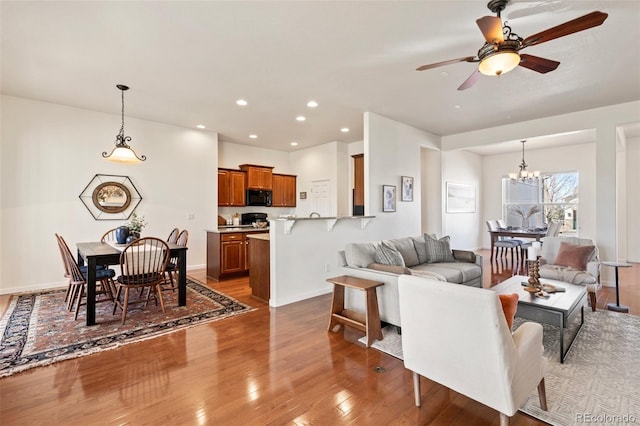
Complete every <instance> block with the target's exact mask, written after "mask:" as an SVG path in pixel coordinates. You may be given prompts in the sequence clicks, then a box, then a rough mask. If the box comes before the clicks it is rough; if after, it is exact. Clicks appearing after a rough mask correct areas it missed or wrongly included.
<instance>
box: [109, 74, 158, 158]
mask: <svg viewBox="0 0 640 426" xmlns="http://www.w3.org/2000/svg"><path fill="white" fill-rule="evenodd" d="M116 87H117V88H118V89H120V90H121V91H122V125H121V126H120V131H119V132H118V135H117V136H116V147H115V148H113V151H111V154H108V155H107V152H106V151H105V152H103V153H102V156H103V157H104V158H106V159H107V160H109V161H113V162H114V163H123V164H140V163H142V162H143V161H145V160H146V159H147V157H146V156H144V155H141V156H138V154H136V152H135V151H134V150H133V148H131V147H130V146H129V145H128V144H127V142H129V141H131V136H125V135H124V91H125V90H129V87H128V86H125V85H124V84H117V85H116Z"/></svg>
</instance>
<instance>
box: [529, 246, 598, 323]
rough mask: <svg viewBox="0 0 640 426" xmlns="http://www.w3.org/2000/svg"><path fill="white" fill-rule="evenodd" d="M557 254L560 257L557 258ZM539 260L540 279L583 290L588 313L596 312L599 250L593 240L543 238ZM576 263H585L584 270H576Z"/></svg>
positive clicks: (578, 268)
mask: <svg viewBox="0 0 640 426" xmlns="http://www.w3.org/2000/svg"><path fill="white" fill-rule="evenodd" d="M563 243H565V245H564V247H563ZM589 247H593V251H591V252H590V251H589ZM561 248H562V250H561ZM567 249H568V250H569V251H567ZM571 250H572V251H573V252H571ZM561 252H564V253H561ZM559 254H563V256H562V257H561V258H559V256H558V255H559ZM540 257H541V259H540V278H548V279H551V280H558V281H564V282H568V283H572V284H580V285H584V286H586V287H587V291H588V292H589V298H590V303H591V309H592V310H593V311H595V310H596V291H597V290H599V289H600V288H601V287H602V286H601V284H600V257H599V253H598V247H596V246H595V245H594V244H593V241H592V240H590V239H588V238H578V237H545V238H543V239H542V249H541V252H540ZM577 263H584V266H585V267H584V269H582V267H578V266H579V265H577ZM570 265H571V266H570Z"/></svg>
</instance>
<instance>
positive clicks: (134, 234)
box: [124, 212, 147, 243]
mask: <svg viewBox="0 0 640 426" xmlns="http://www.w3.org/2000/svg"><path fill="white" fill-rule="evenodd" d="M146 225H147V221H146V220H144V216H138V213H136V212H133V214H132V215H131V219H129V222H127V223H125V225H124V226H126V227H127V228H128V229H129V236H128V237H127V243H130V242H131V241H135V240H137V239H138V238H140V233H141V232H142V229H143V228H144V227H145V226H146Z"/></svg>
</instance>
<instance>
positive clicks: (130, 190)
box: [79, 174, 142, 220]
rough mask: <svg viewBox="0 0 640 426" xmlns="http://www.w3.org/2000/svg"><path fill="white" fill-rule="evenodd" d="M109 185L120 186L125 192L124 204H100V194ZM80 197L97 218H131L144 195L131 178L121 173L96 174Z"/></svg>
mask: <svg viewBox="0 0 640 426" xmlns="http://www.w3.org/2000/svg"><path fill="white" fill-rule="evenodd" d="M108 186H115V187H118V188H120V189H121V190H122V191H123V192H124V194H125V196H126V201H125V202H124V204H123V205H122V206H103V205H102V204H100V202H99V199H98V195H99V193H100V191H101V190H102V189H104V188H105V187H108ZM79 197H80V200H81V201H82V203H83V204H84V205H85V207H86V208H87V210H89V213H91V215H92V216H93V218H94V219H95V220H126V219H129V217H130V216H131V214H132V213H133V212H134V210H135V209H136V207H138V205H139V204H140V202H141V201H142V197H141V196H140V193H139V192H138V189H137V188H136V187H135V185H134V184H133V182H132V181H131V179H129V177H128V176H119V175H101V174H97V175H95V176H94V177H93V179H91V181H90V182H89V183H88V184H87V186H86V187H85V188H84V190H83V191H82V193H81V194H80V196H79Z"/></svg>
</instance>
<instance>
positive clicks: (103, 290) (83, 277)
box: [56, 234, 116, 320]
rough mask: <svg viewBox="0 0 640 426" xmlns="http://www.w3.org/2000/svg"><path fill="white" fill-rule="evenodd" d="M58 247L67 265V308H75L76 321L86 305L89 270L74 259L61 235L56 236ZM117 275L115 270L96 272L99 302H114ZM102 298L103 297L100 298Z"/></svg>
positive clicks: (101, 269)
mask: <svg viewBox="0 0 640 426" xmlns="http://www.w3.org/2000/svg"><path fill="white" fill-rule="evenodd" d="M56 238H57V240H58V247H59V249H60V253H61V254H62V257H63V260H64V263H65V273H68V278H69V286H68V291H67V298H65V300H67V308H70V309H73V308H74V306H75V315H74V319H76V320H77V319H78V313H79V312H80V306H82V305H85V304H86V303H83V302H82V299H83V298H84V297H85V294H86V285H87V269H86V267H80V266H79V265H78V263H77V262H76V259H75V258H74V257H73V254H72V253H71V250H70V249H69V246H68V244H67V242H66V241H65V240H64V238H62V237H61V236H60V235H58V234H56ZM115 275H116V273H115V271H114V270H113V269H105V268H102V267H100V268H98V269H97V270H96V280H97V281H96V296H97V297H98V298H97V299H96V303H97V302H106V301H113V290H112V288H113V277H115ZM100 296H102V297H100Z"/></svg>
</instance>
